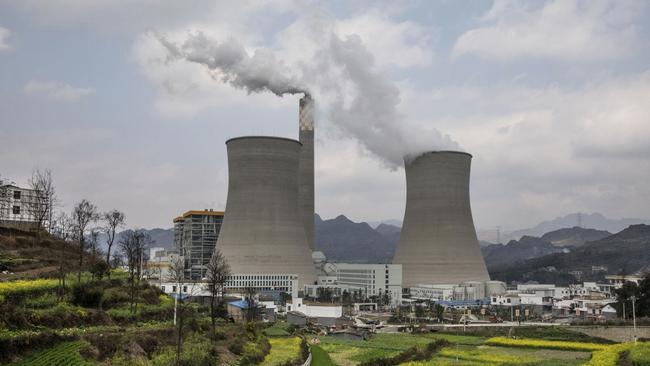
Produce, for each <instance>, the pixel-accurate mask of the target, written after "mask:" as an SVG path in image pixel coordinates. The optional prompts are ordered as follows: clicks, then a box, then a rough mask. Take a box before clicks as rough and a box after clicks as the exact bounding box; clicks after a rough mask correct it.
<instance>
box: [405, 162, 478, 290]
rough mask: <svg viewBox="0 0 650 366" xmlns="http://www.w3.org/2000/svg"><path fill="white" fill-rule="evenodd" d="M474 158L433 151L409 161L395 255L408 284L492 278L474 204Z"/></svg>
mask: <svg viewBox="0 0 650 366" xmlns="http://www.w3.org/2000/svg"><path fill="white" fill-rule="evenodd" d="M471 159H472V156H471V155H470V154H467V153H462V152H453V151H452V152H449V151H435V152H427V153H424V154H422V155H421V156H419V157H417V158H415V159H413V160H407V161H406V169H405V170H406V210H405V213H404V224H403V227H402V234H401V238H400V242H399V245H398V246H397V249H396V251H395V257H394V258H393V263H400V264H402V276H403V281H404V287H410V286H414V285H417V284H449V283H461V282H464V281H488V280H489V279H490V277H489V275H488V272H487V269H486V267H485V262H484V261H483V257H482V255H481V251H480V249H479V245H478V239H477V237H476V231H475V229H474V221H473V219H472V211H471V208H470V199H469V175H470V164H471Z"/></svg>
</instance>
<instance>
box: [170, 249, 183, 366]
mask: <svg viewBox="0 0 650 366" xmlns="http://www.w3.org/2000/svg"><path fill="white" fill-rule="evenodd" d="M169 278H170V280H171V281H173V283H175V284H176V291H175V293H174V294H173V295H174V324H175V325H176V365H177V366H178V365H180V361H181V349H182V346H183V319H184V314H185V312H184V308H183V301H182V298H181V290H182V288H183V286H185V261H183V259H182V258H175V259H174V260H172V263H171V266H170V267H169ZM178 305H180V306H178Z"/></svg>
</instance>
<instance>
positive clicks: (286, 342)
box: [262, 337, 301, 366]
mask: <svg viewBox="0 0 650 366" xmlns="http://www.w3.org/2000/svg"><path fill="white" fill-rule="evenodd" d="M300 341H301V340H300V338H298V337H290V338H271V339H270V340H269V343H271V351H270V352H269V354H268V355H266V357H265V358H264V361H263V362H262V365H263V366H280V365H284V364H287V363H289V362H291V361H292V360H296V359H298V358H300Z"/></svg>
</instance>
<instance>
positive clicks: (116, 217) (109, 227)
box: [102, 210, 126, 277]
mask: <svg viewBox="0 0 650 366" xmlns="http://www.w3.org/2000/svg"><path fill="white" fill-rule="evenodd" d="M102 220H103V221H104V222H105V223H106V226H105V227H104V232H105V233H106V245H107V249H106V263H109V264H110V263H111V248H112V247H113V243H114V242H115V234H116V232H117V229H118V228H120V227H122V226H124V223H125V222H126V217H125V216H124V213H123V212H120V211H118V210H112V211H108V212H104V214H102ZM108 276H109V277H110V272H109V274H108Z"/></svg>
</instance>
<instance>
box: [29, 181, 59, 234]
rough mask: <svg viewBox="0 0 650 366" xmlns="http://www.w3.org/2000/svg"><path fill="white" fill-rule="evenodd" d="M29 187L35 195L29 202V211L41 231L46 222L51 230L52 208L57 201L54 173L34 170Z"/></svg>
mask: <svg viewBox="0 0 650 366" xmlns="http://www.w3.org/2000/svg"><path fill="white" fill-rule="evenodd" d="M29 186H30V188H31V189H32V190H33V191H34V194H33V196H31V197H30V199H29V200H28V201H27V202H28V203H27V209H28V210H29V213H30V214H31V215H32V217H33V218H34V220H35V221H36V222H37V224H38V229H39V230H40V229H42V228H44V227H45V222H47V223H48V228H50V226H51V224H50V221H52V207H53V206H54V203H55V201H56V196H55V188H54V181H53V180H52V172H51V171H50V170H43V171H41V170H39V169H36V170H34V172H32V176H31V178H30V179H29ZM50 229H51V228H50Z"/></svg>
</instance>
